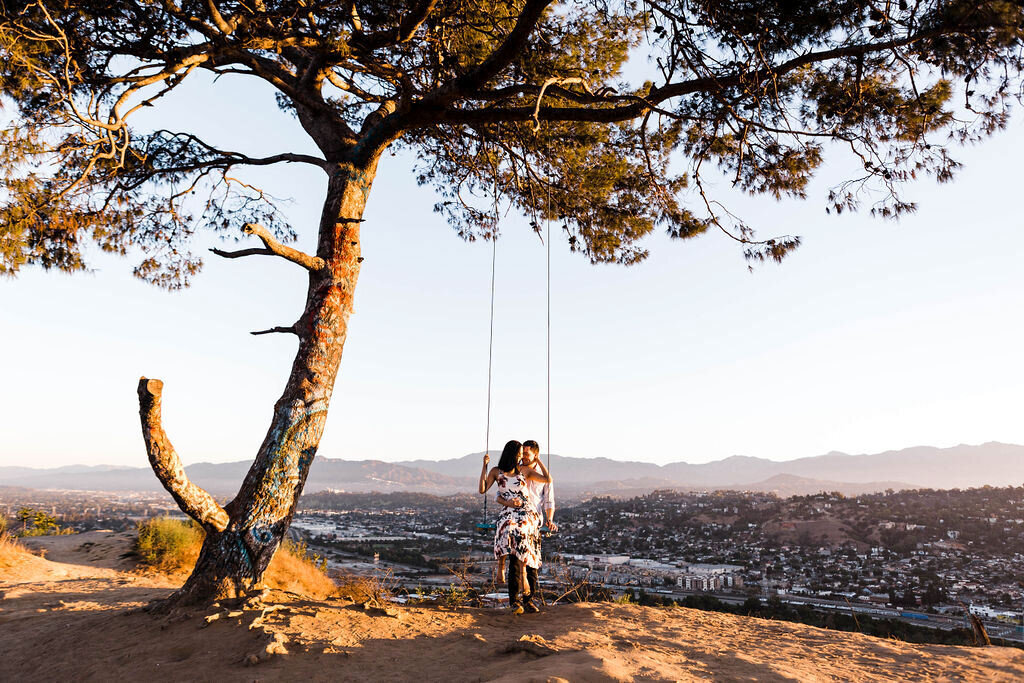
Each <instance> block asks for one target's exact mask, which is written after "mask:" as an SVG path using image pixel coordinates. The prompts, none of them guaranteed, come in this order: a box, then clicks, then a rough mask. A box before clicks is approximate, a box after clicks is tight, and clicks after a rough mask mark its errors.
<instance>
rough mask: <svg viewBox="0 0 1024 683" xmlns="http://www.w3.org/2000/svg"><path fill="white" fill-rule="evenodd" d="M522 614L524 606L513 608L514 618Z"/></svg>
mask: <svg viewBox="0 0 1024 683" xmlns="http://www.w3.org/2000/svg"><path fill="white" fill-rule="evenodd" d="M522 613H523V606H522V605H515V606H513V607H512V616H514V617H517V616H519V615H520V614H522Z"/></svg>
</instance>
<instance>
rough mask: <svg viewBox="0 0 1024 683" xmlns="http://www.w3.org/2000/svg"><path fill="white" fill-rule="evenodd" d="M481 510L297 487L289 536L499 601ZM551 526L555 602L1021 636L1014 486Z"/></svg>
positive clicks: (619, 507)
mask: <svg viewBox="0 0 1024 683" xmlns="http://www.w3.org/2000/svg"><path fill="white" fill-rule="evenodd" d="M25 508H30V509H35V510H42V511H44V512H46V513H48V514H50V515H52V516H53V517H54V518H55V519H56V520H57V522H58V523H59V524H60V526H61V527H63V528H65V529H68V530H73V531H88V530H95V529H111V530H124V529H130V528H133V527H134V525H135V524H136V523H137V522H139V521H141V520H144V519H147V518H150V517H156V516H167V515H170V516H180V513H179V512H178V511H177V509H176V507H175V506H174V504H173V501H171V500H170V499H169V498H168V497H167V496H163V495H159V494H152V493H103V492H81V491H78V492H71V491H39V490H31V489H19V488H11V487H0V510H3V511H4V512H6V515H7V518H8V528H10V529H12V530H15V531H16V530H17V528H18V526H17V525H18V524H26V523H29V522H27V521H26V517H27V516H26V515H20V517H21V520H20V521H19V514H18V512H19V510H22V509H25ZM493 521H494V510H493V507H491V508H490V510H489V512H488V513H487V516H486V517H485V516H484V511H483V506H482V497H480V496H472V495H468V494H461V495H456V496H443V497H442V496H434V495H430V494H424V493H402V492H397V493H396V492H392V493H344V492H331V491H323V492H317V493H311V494H306V495H305V496H304V497H303V498H302V500H301V504H300V509H299V511H298V513H297V515H296V517H295V520H294V523H293V525H292V531H291V533H292V536H293V538H294V539H295V540H302V541H304V542H305V543H306V544H307V545H308V547H309V549H310V551H311V552H313V553H315V554H317V555H318V556H320V557H322V558H323V559H324V560H325V561H326V563H327V566H328V568H329V571H330V572H331V573H332V574H334V575H335V576H343V575H346V574H353V573H354V574H363V575H367V576H375V577H385V576H386V577H387V580H388V581H389V582H391V584H392V585H393V586H394V587H400V588H402V589H404V590H406V591H412V592H415V593H417V594H425V593H429V592H430V591H431V590H435V591H436V590H438V589H439V588H444V587H448V586H453V585H455V584H457V583H459V582H468V583H469V584H472V585H475V586H478V587H480V588H481V589H482V591H483V592H485V593H486V594H487V595H490V596H492V598H493V600H494V602H495V604H500V598H501V596H502V595H503V594H502V593H501V592H500V591H501V590H502V585H501V582H500V581H496V577H495V571H496V569H495V565H496V562H495V560H494V558H493V555H492V553H491V550H490V548H491V536H492V535H493V531H492V530H491V528H492V527H491V526H490V523H492V522H493ZM556 521H557V523H558V527H559V528H558V532H557V533H549V534H547V535H546V537H545V539H544V541H543V550H544V557H545V561H544V565H543V567H542V569H541V583H542V585H543V586H545V587H546V589H547V590H546V592H547V593H548V594H549V595H551V597H552V598H557V597H563V598H564V597H566V595H564V594H565V593H567V592H569V593H571V590H569V589H571V588H572V587H574V586H575V587H576V589H577V590H579V586H581V585H585V586H586V590H587V591H588V593H587V595H588V596H590V597H593V596H595V595H597V596H603V597H605V598H607V599H623V598H624V596H626V597H625V599H635V600H639V599H640V598H641V597H642V596H643V597H646V598H647V599H652V598H657V599H661V600H665V601H667V600H673V601H682V600H684V599H685V598H687V597H693V596H707V597H714V598H715V599H716V600H719V601H722V602H724V603H726V604H733V605H740V604H743V603H746V602H747V601H749V600H750V599H752V598H753V599H756V600H758V601H761V602H767V601H773V600H774V601H782V602H785V603H787V604H790V605H802V606H806V607H809V608H813V609H815V610H818V611H825V612H828V611H835V612H839V613H845V614H857V615H862V616H876V617H883V618H893V619H899V620H903V621H906V622H908V623H913V624H914V625H917V626H926V627H930V628H937V629H953V628H962V627H964V609H965V608H966V609H968V610H969V611H970V612H971V613H973V614H975V615H976V616H978V617H979V618H981V619H982V621H983V622H984V623H985V624H986V628H987V630H988V631H989V633H990V634H991V635H992V636H993V637H999V638H1003V639H1006V640H1010V641H1019V642H1024V633H1022V632H1021V626H1020V624H1021V616H1022V610H1024V583H1022V577H1024V487H1003V488H993V487H983V488H977V489H965V490H957V489H954V490H931V489H922V490H910V491H900V492H895V491H889V492H885V493H879V494H870V495H861V496H855V497H851V496H844V495H842V494H840V493H835V492H833V493H819V494H816V495H805V496H793V497H789V498H781V497H779V496H776V495H774V494H769V493H761V492H742V491H713V492H678V491H654V492H651V493H649V494H646V495H643V496H637V497H632V498H612V497H595V498H592V499H589V500H586V501H582V502H574V503H570V504H567V505H565V506H563V507H561V508H560V509H558V511H557V512H556ZM570 597H571V596H570ZM581 597H582V596H581ZM747 604H749V603H747Z"/></svg>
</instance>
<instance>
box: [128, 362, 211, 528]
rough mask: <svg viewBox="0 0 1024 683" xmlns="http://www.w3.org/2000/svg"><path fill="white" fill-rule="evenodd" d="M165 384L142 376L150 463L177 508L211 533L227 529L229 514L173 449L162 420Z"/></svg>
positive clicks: (141, 414)
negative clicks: (190, 475) (191, 478)
mask: <svg viewBox="0 0 1024 683" xmlns="http://www.w3.org/2000/svg"><path fill="white" fill-rule="evenodd" d="M163 390H164V383H163V382H161V381H160V380H158V379H147V378H145V377H142V378H140V379H139V417H140V418H141V419H142V438H143V440H145V442H146V452H147V454H148V455H149V464H150V466H151V467H152V468H153V472H154V473H156V478H157V479H159V480H160V483H161V484H163V487H164V488H165V489H167V491H168V492H169V493H170V494H171V497H172V498H174V502H176V503H177V504H178V507H180V508H181V510H182V511H183V512H184V513H185V514H187V515H188V516H189V517H191V518H192V519H194V520H196V521H197V522H199V524H201V525H202V526H203V528H204V529H206V530H207V531H208V532H220V531H224V529H226V528H227V526H228V522H229V521H230V520H229V518H228V513H227V512H225V511H224V508H222V507H221V506H220V505H219V504H218V503H217V501H216V500H214V499H213V496H211V495H210V494H209V493H207V492H206V491H205V490H204V489H202V488H200V487H199V486H196V485H195V484H193V483H192V482H191V481H189V478H188V475H187V474H185V468H184V467H183V466H182V464H181V459H180V458H179V457H178V454H177V453H176V452H175V451H174V446H172V445H171V442H170V440H168V438H167V434H166V433H164V428H163V425H162V424H161V420H160V402H161V398H162V394H163Z"/></svg>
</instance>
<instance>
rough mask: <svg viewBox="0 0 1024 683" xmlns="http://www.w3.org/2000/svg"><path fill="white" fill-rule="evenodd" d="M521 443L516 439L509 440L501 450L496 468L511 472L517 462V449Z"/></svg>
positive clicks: (521, 445)
mask: <svg viewBox="0 0 1024 683" xmlns="http://www.w3.org/2000/svg"><path fill="white" fill-rule="evenodd" d="M522 447H523V444H521V443H519V442H518V441H515V440H513V441H509V442H508V443H507V444H505V448H504V450H502V451H501V460H499V461H498V469H499V470H501V471H502V472H511V471H513V470H514V469H515V468H516V465H517V464H518V463H519V449H520V448H522Z"/></svg>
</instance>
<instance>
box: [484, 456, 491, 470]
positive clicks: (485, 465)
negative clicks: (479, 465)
mask: <svg viewBox="0 0 1024 683" xmlns="http://www.w3.org/2000/svg"><path fill="white" fill-rule="evenodd" d="M490 464H491V456H489V455H487V454H486V453H484V468H485V469H486V468H487V466H488V465H490Z"/></svg>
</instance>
